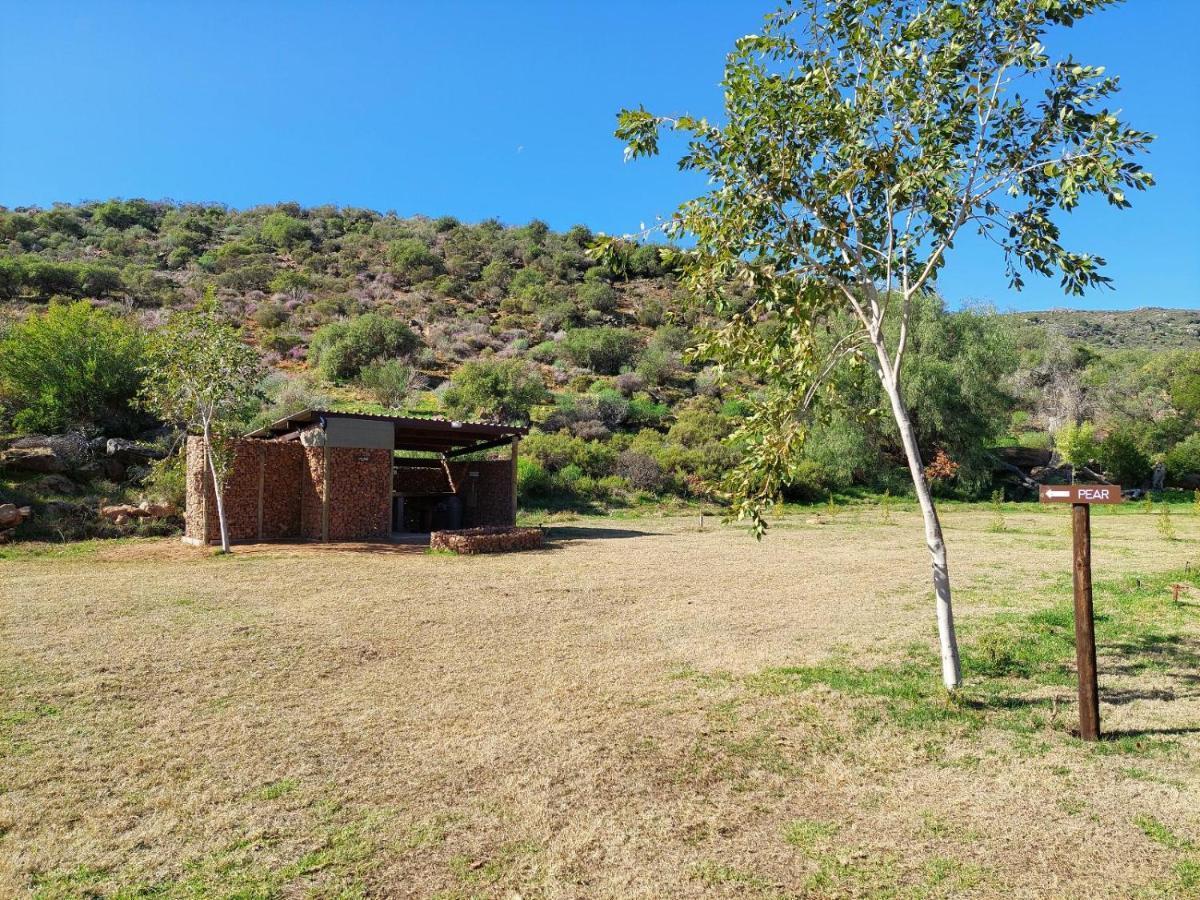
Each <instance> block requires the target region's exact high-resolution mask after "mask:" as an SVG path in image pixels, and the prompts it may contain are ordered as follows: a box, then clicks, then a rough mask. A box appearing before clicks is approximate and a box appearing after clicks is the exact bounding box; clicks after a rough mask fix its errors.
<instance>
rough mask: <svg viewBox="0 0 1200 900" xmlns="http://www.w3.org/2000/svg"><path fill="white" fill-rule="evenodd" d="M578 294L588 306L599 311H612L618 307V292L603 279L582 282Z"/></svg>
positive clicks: (581, 301) (581, 300)
mask: <svg viewBox="0 0 1200 900" xmlns="http://www.w3.org/2000/svg"><path fill="white" fill-rule="evenodd" d="M577 296H578V298H579V302H580V303H582V304H583V305H584V306H585V307H586V308H588V309H593V310H595V311H596V312H599V313H610V312H612V311H613V310H615V309H616V308H617V292H616V291H615V290H613V288H612V287H611V286H610V285H608V284H606V283H605V282H603V281H591V282H585V283H583V284H581V285H580V286H579V293H578V294H577Z"/></svg>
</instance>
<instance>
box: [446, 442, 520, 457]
mask: <svg viewBox="0 0 1200 900" xmlns="http://www.w3.org/2000/svg"><path fill="white" fill-rule="evenodd" d="M516 440H517V438H497V439H496V440H494V441H481V442H480V443H478V444H472V445H471V446H470V447H459V448H458V449H457V450H450V451H448V452H447V453H446V458H447V459H454V457H456V456H466V455H467V454H468V453H478V452H479V451H480V450H494V449H495V448H497V447H503V446H505V445H508V444H512V443H513V442H514V441H516Z"/></svg>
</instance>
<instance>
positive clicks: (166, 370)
mask: <svg viewBox="0 0 1200 900" xmlns="http://www.w3.org/2000/svg"><path fill="white" fill-rule="evenodd" d="M149 357H150V361H149V363H148V364H147V365H146V366H145V367H144V368H143V370H142V372H143V376H144V378H145V380H144V382H143V384H142V393H141V400H142V404H143V405H144V406H145V407H146V408H147V409H148V410H150V411H151V412H153V413H155V414H156V415H158V416H159V417H160V418H162V419H163V420H164V421H168V422H175V423H178V424H180V425H182V426H183V427H184V428H186V429H187V430H188V431H192V432H196V431H198V432H199V433H200V434H201V435H202V436H203V438H204V457H205V459H206V460H207V463H208V471H209V476H210V477H211V479H212V485H213V494H214V496H215V497H216V502H217V521H218V522H219V523H220V529H221V552H223V553H228V552H229V526H228V524H227V522H226V520H225V499H224V488H225V482H226V479H227V478H228V476H229V470H230V465H231V462H232V460H231V458H230V452H229V444H228V438H229V437H230V436H231V432H232V430H233V428H234V426H236V425H237V424H238V423H240V422H242V421H244V420H245V418H246V415H247V413H248V412H249V411H251V410H253V409H255V408H256V407H257V401H258V400H259V399H261V398H260V395H259V383H260V381H261V380H262V375H263V372H262V363H261V361H260V360H259V356H258V352H257V351H256V350H255V349H254V348H253V347H250V346H248V345H247V344H246V343H244V342H243V340H242V333H241V330H240V329H237V328H234V327H232V326H230V325H228V324H227V323H226V322H225V321H223V319H222V318H221V315H220V309H219V307H218V306H217V303H216V301H215V300H214V298H213V296H212V294H211V292H209V293H207V294H206V295H205V298H204V301H203V302H202V303H200V304H199V305H197V306H196V308H195V309H191V310H187V311H183V312H176V313H174V314H173V315H172V316H171V318H170V320H169V321H168V322H167V324H166V325H165V326H163V327H162V328H160V329H158V330H157V331H155V332H153V334H151V336H150V354H149Z"/></svg>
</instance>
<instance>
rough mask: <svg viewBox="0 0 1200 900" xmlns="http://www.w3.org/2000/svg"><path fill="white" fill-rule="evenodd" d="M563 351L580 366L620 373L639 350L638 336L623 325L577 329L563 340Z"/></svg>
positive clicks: (606, 372)
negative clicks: (622, 327) (621, 327)
mask: <svg viewBox="0 0 1200 900" xmlns="http://www.w3.org/2000/svg"><path fill="white" fill-rule="evenodd" d="M562 347H563V352H564V353H565V354H566V355H567V357H568V358H569V359H570V360H571V362H573V363H575V365H577V366H582V367H584V368H586V369H591V370H592V371H593V372H597V373H599V374H601V375H616V374H617V373H618V372H620V371H621V367H622V366H624V365H626V364H627V363H628V362H629V361H630V359H631V358H632V357H633V354H634V351H635V350H636V349H637V339H636V338H635V337H634V336H633V335H632V334H631V333H630V332H628V331H625V330H623V329H620V328H611V327H601V328H576V329H574V330H572V331H568V332H567V336H566V337H565V338H564V339H563V341H562Z"/></svg>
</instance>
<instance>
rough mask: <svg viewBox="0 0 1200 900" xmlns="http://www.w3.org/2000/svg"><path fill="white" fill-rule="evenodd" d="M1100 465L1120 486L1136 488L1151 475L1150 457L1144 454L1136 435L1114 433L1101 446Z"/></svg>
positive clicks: (1126, 432) (1121, 432)
mask: <svg viewBox="0 0 1200 900" xmlns="http://www.w3.org/2000/svg"><path fill="white" fill-rule="evenodd" d="M1100 465H1101V466H1102V467H1103V468H1104V472H1105V474H1107V475H1108V477H1109V478H1111V479H1113V480H1114V481H1116V482H1117V483H1118V484H1123V485H1127V486H1129V487H1136V486H1138V485H1140V484H1141V483H1142V482H1143V481H1145V480H1146V478H1147V477H1148V476H1149V474H1150V457H1148V456H1147V455H1146V454H1145V453H1143V452H1142V450H1141V448H1140V447H1138V443H1137V440H1136V438H1135V437H1134V435H1133V434H1132V433H1130V432H1128V431H1114V432H1112V433H1111V434H1109V435H1108V437H1106V438H1105V439H1104V442H1103V443H1102V444H1101V445H1100Z"/></svg>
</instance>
